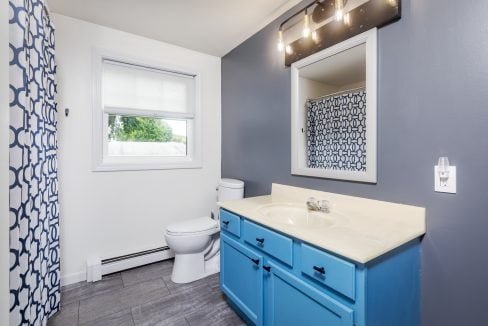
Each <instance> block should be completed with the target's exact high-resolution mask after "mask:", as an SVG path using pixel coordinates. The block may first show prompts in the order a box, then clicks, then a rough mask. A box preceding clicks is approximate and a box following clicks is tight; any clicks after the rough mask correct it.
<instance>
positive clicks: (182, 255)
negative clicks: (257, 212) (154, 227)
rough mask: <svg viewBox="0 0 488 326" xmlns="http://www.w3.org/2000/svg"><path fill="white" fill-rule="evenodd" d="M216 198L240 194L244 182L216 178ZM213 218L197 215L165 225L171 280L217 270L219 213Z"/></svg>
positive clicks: (194, 277) (193, 278) (190, 278)
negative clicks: (171, 256) (171, 259)
mask: <svg viewBox="0 0 488 326" xmlns="http://www.w3.org/2000/svg"><path fill="white" fill-rule="evenodd" d="M217 190H218V196H217V197H218V200H219V201H223V200H233V199H240V198H243V194H244V182H242V181H240V180H234V179H222V180H221V181H220V182H219V186H218V187H217ZM213 216H214V218H211V217H208V216H205V217H198V218H194V219H190V220H186V221H182V222H178V223H175V224H171V225H170V226H168V227H167V228H166V232H165V234H164V237H165V239H166V243H167V244H168V246H169V247H170V248H171V249H172V250H173V251H174V253H175V262H174V265H173V271H172V273H171V280H172V281H173V282H174V283H189V282H193V281H196V280H199V279H201V278H204V277H206V276H209V275H211V274H214V273H218V272H219V271H220V236H219V231H220V227H219V213H218V210H215V211H214V213H213Z"/></svg>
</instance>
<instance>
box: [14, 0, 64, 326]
mask: <svg viewBox="0 0 488 326" xmlns="http://www.w3.org/2000/svg"><path fill="white" fill-rule="evenodd" d="M9 11H10V15H9V16H10V18H9V19H10V21H9V22H10V325H46V324H47V319H48V318H49V317H50V316H51V315H53V314H54V313H55V312H57V311H58V309H59V301H60V275H59V267H60V266H59V215H58V213H59V212H58V180H57V154H56V150H57V140H56V125H57V121H56V111H57V109H56V102H55V93H56V84H55V72H56V66H55V62H54V28H53V25H52V23H51V21H50V18H49V13H48V11H47V8H46V5H45V3H44V1H43V0H10V1H9Z"/></svg>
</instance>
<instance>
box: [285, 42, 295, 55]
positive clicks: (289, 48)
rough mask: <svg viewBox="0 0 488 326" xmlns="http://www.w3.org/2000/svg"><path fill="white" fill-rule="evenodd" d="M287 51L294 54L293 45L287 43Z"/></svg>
mask: <svg viewBox="0 0 488 326" xmlns="http://www.w3.org/2000/svg"><path fill="white" fill-rule="evenodd" d="M285 51H286V53H287V54H292V53H293V48H292V47H291V45H289V44H288V45H287V46H286V48H285Z"/></svg>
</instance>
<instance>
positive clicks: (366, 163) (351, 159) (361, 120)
mask: <svg viewBox="0 0 488 326" xmlns="http://www.w3.org/2000/svg"><path fill="white" fill-rule="evenodd" d="M376 60H377V45H376V29H372V30H370V31H368V32H365V33H363V34H360V35H357V36H355V37H353V38H350V39H348V40H346V41H344V42H342V43H339V44H336V45H335V46H333V47H330V48H327V49H325V50H323V51H320V52H318V53H315V54H314V55H311V56H309V57H307V58H305V59H302V60H300V61H298V62H295V63H294V64H293V65H292V66H291V73H292V105H291V108H292V174H296V175H306V176H315V177H321V178H333V179H342V180H353V181H361V182H372V183H375V182H376V91H377V87H376V86H377V85H376V82H377V61H376Z"/></svg>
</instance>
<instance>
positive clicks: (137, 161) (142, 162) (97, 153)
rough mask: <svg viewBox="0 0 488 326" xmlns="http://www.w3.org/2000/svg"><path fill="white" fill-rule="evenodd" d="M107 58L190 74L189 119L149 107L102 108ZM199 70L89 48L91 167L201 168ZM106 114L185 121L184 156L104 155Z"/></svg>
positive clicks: (135, 168)
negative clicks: (192, 105) (191, 105)
mask: <svg viewBox="0 0 488 326" xmlns="http://www.w3.org/2000/svg"><path fill="white" fill-rule="evenodd" d="M104 60H111V61H117V62H120V63H123V64H129V65H135V66H138V67H143V68H148V69H157V70H162V71H167V72H172V73H177V74H184V75H189V76H193V77H194V80H195V94H194V96H195V101H194V102H195V108H194V114H193V118H191V119H190V118H188V115H186V114H184V113H183V114H180V113H174V112H173V113H170V112H168V113H164V112H157V111H151V110H139V109H124V108H110V107H105V108H104V107H103V97H102V77H103V76H102V73H103V61H104ZM201 90H202V85H201V73H200V72H199V71H196V70H193V69H186V68H182V67H178V66H175V65H171V64H167V63H163V62H154V61H148V60H142V59H137V58H132V57H130V56H127V55H120V54H114V53H111V52H108V51H105V50H100V49H95V50H93V105H92V107H93V109H92V170H93V171H95V172H98V171H131V170H166V169H198V168H201V167H202V152H203V151H202V137H201V136H202V130H201V125H202V124H201V121H202V109H201V102H202V101H201ZM108 113H114V114H120V115H132V116H145V117H154V118H162V119H171V118H173V119H186V120H187V144H186V145H187V155H186V156H184V157H181V156H179V157H177V156H173V157H163V156H119V157H115V156H109V155H107V143H108V141H107V140H108V139H107V133H108V130H107V129H108Z"/></svg>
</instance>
